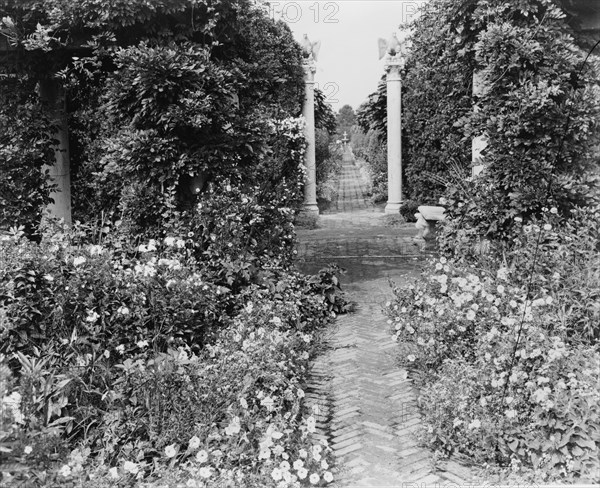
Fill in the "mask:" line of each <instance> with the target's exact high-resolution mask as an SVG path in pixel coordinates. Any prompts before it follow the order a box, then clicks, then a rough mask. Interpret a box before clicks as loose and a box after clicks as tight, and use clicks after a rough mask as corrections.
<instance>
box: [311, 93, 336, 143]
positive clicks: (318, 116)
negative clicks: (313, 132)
mask: <svg viewBox="0 0 600 488" xmlns="http://www.w3.org/2000/svg"><path fill="white" fill-rule="evenodd" d="M336 124H337V121H336V117H335V114H334V113H333V109H332V108H331V105H329V104H328V103H327V102H326V100H325V94H324V93H323V92H322V91H321V90H319V89H318V88H315V128H317V129H324V130H326V131H327V132H328V133H329V135H334V134H335V133H336Z"/></svg>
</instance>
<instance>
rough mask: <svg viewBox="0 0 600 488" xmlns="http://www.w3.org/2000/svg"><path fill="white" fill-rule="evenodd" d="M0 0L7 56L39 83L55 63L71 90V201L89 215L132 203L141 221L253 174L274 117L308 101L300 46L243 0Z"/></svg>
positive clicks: (156, 219) (266, 149) (112, 212)
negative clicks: (212, 184)
mask: <svg viewBox="0 0 600 488" xmlns="http://www.w3.org/2000/svg"><path fill="white" fill-rule="evenodd" d="M0 13H1V14H2V18H3V19H4V21H3V22H4V25H3V27H4V31H3V32H4V33H5V35H7V36H8V37H9V38H10V44H11V50H10V51H9V53H10V55H9V56H7V57H6V58H4V61H5V62H6V63H8V64H6V63H5V64H6V65H5V66H4V68H5V69H7V70H9V71H10V72H13V71H14V70H15V69H16V70H18V71H19V73H20V76H22V77H23V79H26V80H28V81H29V82H30V84H31V85H34V84H35V82H36V81H37V79H38V78H40V77H42V76H44V77H45V76H53V75H54V74H55V73H57V72H58V76H59V77H60V78H61V79H62V80H63V82H64V83H65V84H66V86H67V87H68V93H69V94H72V97H73V98H72V100H69V101H68V102H69V103H68V106H69V107H70V109H71V110H72V112H71V113H70V115H69V118H70V122H71V123H73V124H74V125H75V128H76V130H75V131H73V132H72V133H71V144H72V145H73V146H74V147H75V148H76V150H75V151H73V153H72V165H73V168H74V171H73V173H72V174H73V185H74V189H73V190H74V191H73V194H74V195H75V197H76V198H75V204H76V206H75V209H74V211H75V214H76V215H77V216H78V217H80V218H83V219H85V220H100V215H101V214H102V215H103V218H104V219H107V218H110V219H112V220H113V221H114V220H117V219H118V218H119V217H120V216H119V213H125V214H127V213H130V215H128V216H127V217H128V219H129V220H132V228H131V230H132V231H134V232H136V233H139V232H144V231H146V230H148V228H152V227H156V226H158V225H160V222H161V220H162V219H165V218H172V214H173V212H174V211H175V212H181V211H183V210H185V209H186V208H188V207H189V206H190V205H193V203H194V199H195V195H194V189H195V188H196V187H197V186H198V183H201V185H200V186H201V187H202V186H203V185H204V184H205V183H206V182H207V180H210V179H218V178H219V177H220V176H231V175H232V174H233V173H235V174H236V176H238V177H240V178H245V179H246V180H248V179H251V177H252V176H254V175H255V174H256V173H260V171H255V170H256V168H257V166H260V165H261V164H266V163H267V162H268V161H266V160H267V159H268V155H269V153H270V152H271V151H272V146H273V141H272V140H270V137H271V132H270V130H269V129H268V121H269V120H271V119H274V120H281V119H285V118H289V117H290V116H295V115H297V114H298V112H299V109H300V100H301V97H302V94H303V88H304V84H303V81H302V76H303V75H302V68H301V52H300V47H299V46H298V45H297V43H296V42H295V41H294V40H293V37H292V34H291V31H290V30H289V28H288V27H287V26H286V25H285V24H284V23H282V22H274V21H273V20H272V19H269V17H268V15H267V13H266V12H265V11H264V9H261V8H260V7H259V6H256V5H254V4H253V3H252V2H250V1H247V0H239V1H236V2H229V1H227V2H225V1H219V0H216V1H213V2H211V3H210V5H208V4H202V5H198V4H197V2H195V1H192V0H171V1H169V2H166V3H165V2H157V1H151V2H134V3H127V4H126V5H125V4H123V5H121V4H118V5H113V6H107V5H105V4H102V5H100V4H98V3H97V2H93V1H89V2H87V1H86V2H83V3H80V4H77V5H76V6H75V5H71V4H70V3H69V2H66V3H65V2H58V3H57V2H25V3H20V4H14V3H13V2H3V3H2V4H0ZM38 25H39V27H37V26H38ZM42 32H43V33H44V34H43V35H42V34H40V33H42ZM36 33H37V34H36ZM40 70H42V71H40ZM23 93H26V91H25V90H23ZM99 113H100V117H99V116H98V114H99ZM98 121H100V122H98ZM45 162H46V163H48V162H51V161H48V159H46V161H45ZM107 166H108V170H107ZM257 181H259V180H256V181H254V182H257ZM254 182H253V183H254ZM148 183H150V184H149V185H148ZM200 189H201V188H200ZM153 194H159V195H160V196H161V198H159V199H158V200H153V198H152V195H153ZM136 204H137V208H134V207H135V206H136ZM117 206H118V207H117ZM37 208H39V207H36V209H37ZM142 209H143V210H146V209H147V210H149V212H148V215H147V216H143V215H141V214H143V212H142ZM164 214H167V215H166V216H165V215H164ZM21 222H22V221H20V222H19V223H21ZM13 223H14V222H13ZM136 227H138V228H137V229H136Z"/></svg>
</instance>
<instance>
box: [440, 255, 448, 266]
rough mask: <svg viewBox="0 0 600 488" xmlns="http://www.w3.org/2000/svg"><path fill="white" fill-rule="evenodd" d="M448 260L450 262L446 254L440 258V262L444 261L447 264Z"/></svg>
mask: <svg viewBox="0 0 600 488" xmlns="http://www.w3.org/2000/svg"><path fill="white" fill-rule="evenodd" d="M447 262H448V260H447V259H446V258H445V257H444V256H442V257H441V258H440V263H442V264H446V263H447Z"/></svg>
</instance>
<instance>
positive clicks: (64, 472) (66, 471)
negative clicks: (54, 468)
mask: <svg viewBox="0 0 600 488" xmlns="http://www.w3.org/2000/svg"><path fill="white" fill-rule="evenodd" d="M58 474H60V475H61V476H64V477H65V478H66V477H67V476H70V475H71V466H69V465H68V464H63V466H62V468H60V470H59V471H58Z"/></svg>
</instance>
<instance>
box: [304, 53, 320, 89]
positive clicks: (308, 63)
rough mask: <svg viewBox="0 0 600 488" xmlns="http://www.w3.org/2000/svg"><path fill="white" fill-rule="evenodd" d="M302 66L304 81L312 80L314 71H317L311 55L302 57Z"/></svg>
mask: <svg viewBox="0 0 600 488" xmlns="http://www.w3.org/2000/svg"><path fill="white" fill-rule="evenodd" d="M302 68H303V69H304V81H306V82H309V83H310V82H314V80H315V73H316V72H317V64H316V63H315V60H314V59H312V57H310V58H307V59H304V61H303V62H302Z"/></svg>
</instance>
